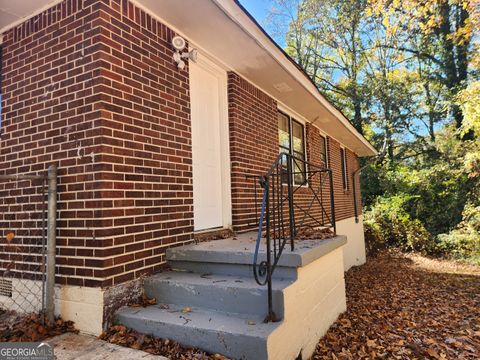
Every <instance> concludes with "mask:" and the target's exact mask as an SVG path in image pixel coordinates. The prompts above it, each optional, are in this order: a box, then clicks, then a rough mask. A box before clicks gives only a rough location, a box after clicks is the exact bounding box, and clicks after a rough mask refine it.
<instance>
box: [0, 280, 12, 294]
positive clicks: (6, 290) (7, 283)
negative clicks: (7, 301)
mask: <svg viewBox="0 0 480 360" xmlns="http://www.w3.org/2000/svg"><path fill="white" fill-rule="evenodd" d="M12 287H13V286H12V280H7V279H0V295H2V296H8V297H12Z"/></svg>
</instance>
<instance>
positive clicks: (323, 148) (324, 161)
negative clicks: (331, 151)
mask: <svg viewBox="0 0 480 360" xmlns="http://www.w3.org/2000/svg"><path fill="white" fill-rule="evenodd" d="M320 162H321V164H320V165H321V166H322V167H324V168H328V148H327V138H326V137H324V136H321V135H320Z"/></svg>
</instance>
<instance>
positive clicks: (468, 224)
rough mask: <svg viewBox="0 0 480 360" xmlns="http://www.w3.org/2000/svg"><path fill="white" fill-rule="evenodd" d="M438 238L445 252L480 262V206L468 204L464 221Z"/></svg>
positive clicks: (439, 246) (464, 212) (440, 247)
mask: <svg viewBox="0 0 480 360" xmlns="http://www.w3.org/2000/svg"><path fill="white" fill-rule="evenodd" d="M438 240H439V243H438V248H439V249H440V250H441V251H442V252H443V253H445V254H450V255H453V256H454V257H456V258H463V259H470V260H473V261H475V262H477V263H478V264H480V206H473V205H472V204H467V206H465V210H464V211H463V220H462V222H460V223H459V224H458V225H457V227H456V228H455V229H454V230H452V231H451V232H449V233H448V234H441V235H439V236H438Z"/></svg>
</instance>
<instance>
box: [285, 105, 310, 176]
mask: <svg viewBox="0 0 480 360" xmlns="http://www.w3.org/2000/svg"><path fill="white" fill-rule="evenodd" d="M304 134H305V132H304V127H303V125H302V124H301V123H299V122H298V121H296V120H295V119H293V118H292V117H290V116H288V115H287V114H284V113H282V112H278V147H279V153H282V152H284V153H288V154H290V155H293V156H294V157H295V158H297V159H298V160H296V159H293V161H292V165H293V167H292V168H293V173H294V175H293V183H294V184H295V185H303V184H304V183H305V160H306V159H305V135H304ZM284 172H285V177H284V179H286V178H287V176H286V175H287V173H286V172H287V164H284ZM285 182H286V181H285Z"/></svg>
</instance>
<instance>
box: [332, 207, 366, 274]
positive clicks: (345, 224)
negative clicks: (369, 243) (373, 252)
mask: <svg viewBox="0 0 480 360" xmlns="http://www.w3.org/2000/svg"><path fill="white" fill-rule="evenodd" d="M337 234H338V235H345V236H346V237H347V244H346V245H345V246H344V247H343V263H344V267H345V268H344V269H345V271H347V270H348V269H350V268H351V267H352V266H358V265H362V264H365V261H366V255H365V237H364V233H363V215H360V216H359V217H358V223H356V222H355V218H354V217H351V218H348V219H345V220H341V221H338V222H337Z"/></svg>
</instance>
